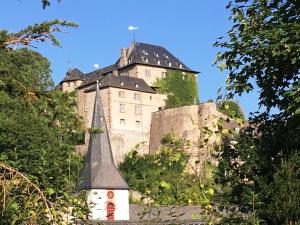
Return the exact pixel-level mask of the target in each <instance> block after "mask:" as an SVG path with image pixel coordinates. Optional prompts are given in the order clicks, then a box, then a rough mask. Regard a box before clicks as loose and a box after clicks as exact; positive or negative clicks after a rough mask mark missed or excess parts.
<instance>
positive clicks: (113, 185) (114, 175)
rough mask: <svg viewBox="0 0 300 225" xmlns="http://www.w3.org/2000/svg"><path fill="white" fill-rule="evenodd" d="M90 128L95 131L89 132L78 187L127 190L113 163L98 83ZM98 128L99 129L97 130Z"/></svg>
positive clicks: (126, 185)
mask: <svg viewBox="0 0 300 225" xmlns="http://www.w3.org/2000/svg"><path fill="white" fill-rule="evenodd" d="M91 129H92V130H94V131H97V132H91V133H90V139H89V145H88V152H87V157H86V164H85V167H84V168H83V170H82V172H81V178H82V182H81V183H80V184H79V186H78V189H79V190H90V189H124V190H128V189H129V186H128V184H127V183H126V181H125V180H124V179H123V177H122V176H121V174H120V172H119V171H118V169H117V168H116V166H115V164H114V159H113V154H112V150H111V145H110V140H109V134H108V130H107V126H106V122H105V116H104V110H103V105H102V101H101V96H100V91H99V88H98V84H97V88H96V96H95V103H94V112H93V120H92V128H91ZM99 130H101V131H100V132H99Z"/></svg>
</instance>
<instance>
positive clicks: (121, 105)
mask: <svg viewBox="0 0 300 225" xmlns="http://www.w3.org/2000/svg"><path fill="white" fill-rule="evenodd" d="M120 112H121V113H124V112H125V104H123V103H121V104H120Z"/></svg>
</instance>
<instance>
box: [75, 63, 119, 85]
mask: <svg viewBox="0 0 300 225" xmlns="http://www.w3.org/2000/svg"><path fill="white" fill-rule="evenodd" d="M116 69H118V66H117V64H113V65H110V66H107V67H104V68H101V69H99V70H95V71H92V72H90V73H87V74H86V75H85V79H84V81H83V83H82V84H81V85H80V86H79V88H81V87H85V86H87V85H90V84H91V83H94V82H96V80H98V79H100V78H101V77H103V76H104V75H107V74H109V73H112V72H113V71H114V70H116Z"/></svg>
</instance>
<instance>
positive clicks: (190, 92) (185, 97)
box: [155, 70, 199, 108]
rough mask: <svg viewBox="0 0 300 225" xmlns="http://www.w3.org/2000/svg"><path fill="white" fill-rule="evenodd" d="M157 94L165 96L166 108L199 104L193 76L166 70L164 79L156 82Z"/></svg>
mask: <svg viewBox="0 0 300 225" xmlns="http://www.w3.org/2000/svg"><path fill="white" fill-rule="evenodd" d="M155 86H157V87H158V90H159V92H161V93H164V94H167V95H168V98H167V100H166V108H174V107H178V106H184V105H193V104H196V103H198V102H199V97H198V87H197V81H196V77H195V75H194V74H191V73H186V74H183V73H182V72H180V71H175V70H168V71H167V74H166V76H165V77H164V78H161V79H158V80H156V84H155Z"/></svg>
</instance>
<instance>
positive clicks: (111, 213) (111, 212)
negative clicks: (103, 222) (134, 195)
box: [106, 202, 115, 220]
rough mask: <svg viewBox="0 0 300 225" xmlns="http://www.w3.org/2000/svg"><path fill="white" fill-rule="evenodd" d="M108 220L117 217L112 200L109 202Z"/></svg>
mask: <svg viewBox="0 0 300 225" xmlns="http://www.w3.org/2000/svg"><path fill="white" fill-rule="evenodd" d="M106 217H107V220H114V219H115V205H114V204H113V203H111V202H109V203H107V216H106Z"/></svg>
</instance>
